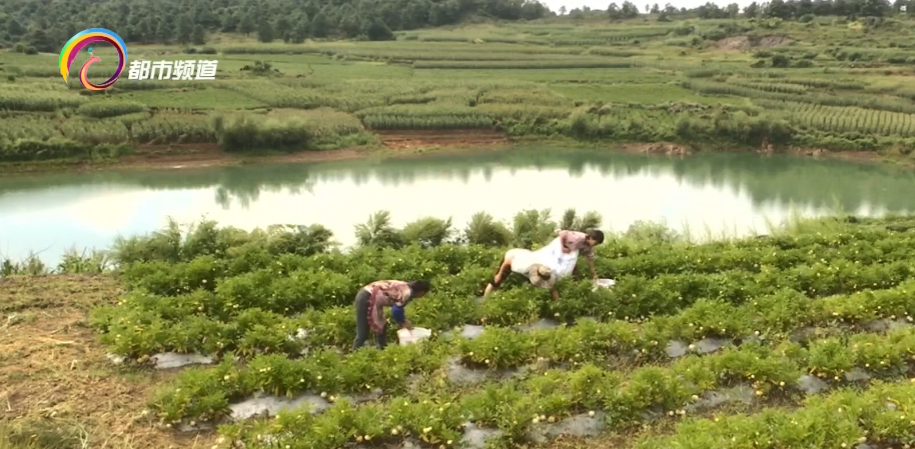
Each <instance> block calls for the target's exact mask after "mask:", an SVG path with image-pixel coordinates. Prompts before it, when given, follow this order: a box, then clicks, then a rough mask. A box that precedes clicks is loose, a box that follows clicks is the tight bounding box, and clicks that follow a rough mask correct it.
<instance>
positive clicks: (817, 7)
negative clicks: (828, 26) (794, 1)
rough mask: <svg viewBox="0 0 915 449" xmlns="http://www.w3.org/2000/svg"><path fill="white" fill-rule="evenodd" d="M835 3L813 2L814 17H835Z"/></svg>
mask: <svg viewBox="0 0 915 449" xmlns="http://www.w3.org/2000/svg"><path fill="white" fill-rule="evenodd" d="M832 7H833V3H832V2H831V1H830V0H815V1H814V2H813V15H815V16H831V15H833V8H832Z"/></svg>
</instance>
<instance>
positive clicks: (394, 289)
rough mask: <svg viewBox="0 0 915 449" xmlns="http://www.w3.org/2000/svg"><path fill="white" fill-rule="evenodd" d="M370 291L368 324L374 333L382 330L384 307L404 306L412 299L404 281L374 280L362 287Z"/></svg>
mask: <svg viewBox="0 0 915 449" xmlns="http://www.w3.org/2000/svg"><path fill="white" fill-rule="evenodd" d="M363 288H364V289H365V290H366V291H368V292H370V293H371V294H372V296H370V297H369V314H368V320H369V326H370V327H371V328H372V330H373V331H375V333H376V334H380V333H382V332H384V325H385V320H384V308H385V307H393V306H397V307H404V306H406V305H407V304H409V303H410V301H411V300H412V298H411V297H410V296H411V291H410V284H408V283H406V282H404V281H375V282H372V283H371V284H369V285H366V286H365V287H363Z"/></svg>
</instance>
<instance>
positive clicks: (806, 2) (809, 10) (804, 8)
mask: <svg viewBox="0 0 915 449" xmlns="http://www.w3.org/2000/svg"><path fill="white" fill-rule="evenodd" d="M807 14H813V0H798V2H797V6H796V11H795V12H794V15H795V17H801V16H804V15H807Z"/></svg>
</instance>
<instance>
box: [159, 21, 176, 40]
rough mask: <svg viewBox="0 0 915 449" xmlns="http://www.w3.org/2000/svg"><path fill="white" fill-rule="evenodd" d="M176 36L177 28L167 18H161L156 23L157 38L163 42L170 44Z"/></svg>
mask: <svg viewBox="0 0 915 449" xmlns="http://www.w3.org/2000/svg"><path fill="white" fill-rule="evenodd" d="M174 37H175V30H174V28H172V23H171V22H170V21H169V20H167V19H159V21H158V23H157V24H156V31H155V38H156V39H155V40H156V42H159V43H162V44H170V43H171V42H172V38H174Z"/></svg>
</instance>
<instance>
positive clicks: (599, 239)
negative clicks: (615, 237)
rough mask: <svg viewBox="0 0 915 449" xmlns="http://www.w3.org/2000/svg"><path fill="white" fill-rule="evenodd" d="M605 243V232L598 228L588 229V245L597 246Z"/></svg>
mask: <svg viewBox="0 0 915 449" xmlns="http://www.w3.org/2000/svg"><path fill="white" fill-rule="evenodd" d="M601 243H604V233H603V231H600V230H598V229H592V230H590V231H588V245H591V246H597V245H600V244H601Z"/></svg>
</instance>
